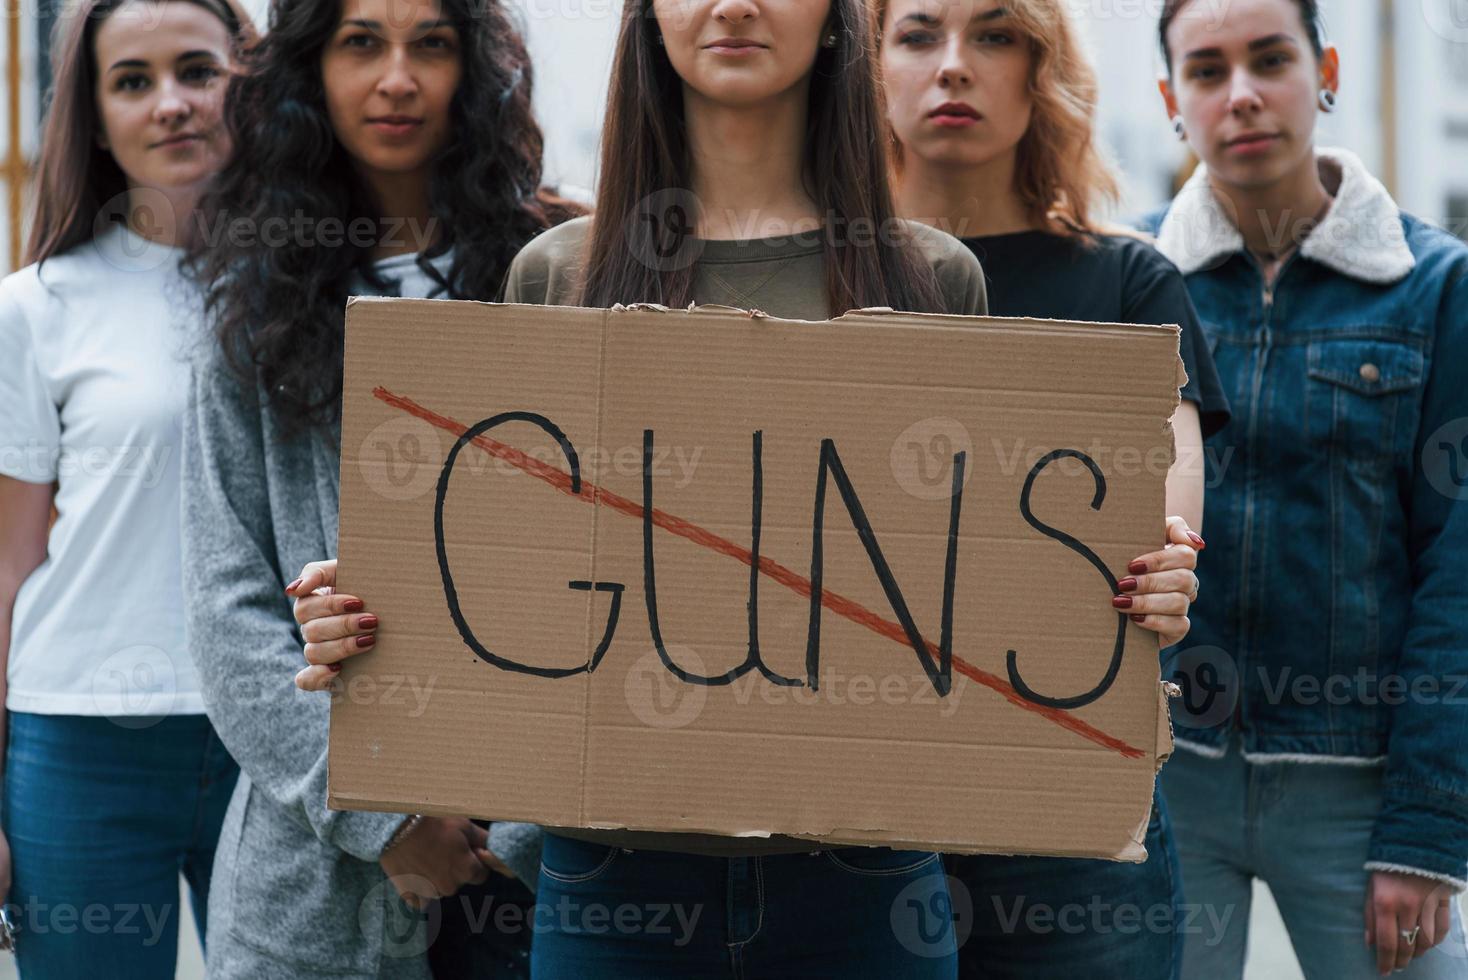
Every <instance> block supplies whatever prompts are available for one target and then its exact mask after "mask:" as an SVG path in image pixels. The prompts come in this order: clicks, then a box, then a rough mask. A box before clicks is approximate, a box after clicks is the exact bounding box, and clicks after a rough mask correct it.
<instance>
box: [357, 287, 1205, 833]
mask: <svg viewBox="0 0 1468 980" xmlns="http://www.w3.org/2000/svg"><path fill="white" fill-rule="evenodd" d="M1177 352H1178V331H1177V329H1176V328H1174V327H1152V326H1132V325H1104V324H1069V323H1059V322H1049V321H1025V320H999V319H984V318H972V317H942V316H930V315H901V314H893V313H891V312H890V311H862V312H858V313H852V314H848V315H847V316H845V317H843V318H841V319H838V320H834V321H830V322H825V323H807V322H799V321H786V320H779V319H775V318H770V317H764V316H763V315H751V314H747V313H743V312H740V311H733V310H726V309H714V308H705V309H700V310H696V311H681V310H680V311H670V310H661V309H656V308H653V309H647V308H633V309H626V308H620V307H619V308H616V309H614V310H610V311H603V310H583V309H570V308H564V307H528V306H513V305H499V304H480V303H467V302H445V301H432V300H404V299H386V300H384V299H353V300H352V301H351V302H350V304H349V307H348V311H347V353H346V379H345V385H346V389H345V391H346V393H345V406H344V415H343V426H342V460H341V531H340V559H341V563H340V569H339V577H338V582H339V588H340V589H341V590H343V591H346V592H350V593H352V594H355V595H360V596H363V597H364V598H365V599H366V600H367V603H368V606H369V608H370V610H371V611H372V612H374V613H376V614H377V615H378V616H379V617H380V618H381V622H382V625H381V627H380V629H379V640H378V643H377V646H376V648H375V649H374V650H373V651H372V652H371V653H369V654H366V655H362V656H359V657H356V658H354V659H353V660H352V661H351V662H350V663H348V664H347V665H346V667H345V669H344V670H343V672H342V676H341V680H342V685H343V690H342V691H341V692H340V693H339V694H338V695H337V696H336V697H335V699H334V703H333V709H332V725H331V748H330V769H331V778H330V785H331V801H330V802H331V805H332V806H334V807H339V808H347V809H380V810H395V811H403V812H425V813H444V814H468V815H473V816H479V817H486V818H490V819H507V820H526V821H532V822H536V823H541V824H546V825H549V826H560V827H604V828H622V827H626V828H633V829H640V830H663V831H676V832H707V833H715V834H723V835H731V836H759V835H768V834H788V835H794V836H801V837H810V838H818V839H822V840H828V841H831V842H841V843H859V844H907V845H914V846H920V847H924V848H927V849H933V850H949V851H959V852H964V851H968V852H993V853H1033V854H1057V855H1073V856H1093V857H1110V858H1116V859H1121V860H1140V859H1142V857H1143V856H1144V855H1143V851H1142V848H1141V843H1140V841H1141V839H1142V836H1143V832H1144V831H1145V828H1146V823H1147V816H1148V812H1149V808H1150V805H1151V798H1152V787H1153V781H1154V777H1155V772H1156V769H1157V767H1158V766H1159V765H1160V763H1161V760H1162V759H1164V758H1165V757H1166V756H1167V754H1168V753H1169V752H1170V751H1171V737H1170V732H1169V729H1168V727H1167V720H1166V717H1165V707H1166V706H1165V698H1163V697H1162V696H1161V694H1160V688H1159V676H1158V673H1159V671H1158V657H1157V641H1156V637H1155V634H1152V633H1149V632H1146V631H1144V630H1142V629H1140V628H1138V627H1136V626H1135V625H1134V624H1131V623H1130V622H1129V621H1128V620H1127V619H1126V618H1125V617H1124V616H1122V615H1120V614H1118V613H1117V612H1115V611H1114V610H1112V609H1111V607H1110V602H1109V600H1110V597H1111V595H1112V594H1113V586H1114V581H1115V579H1117V578H1121V577H1123V576H1125V575H1126V571H1125V568H1126V565H1127V563H1128V562H1129V561H1130V560H1131V559H1132V558H1134V557H1136V556H1137V555H1139V554H1142V553H1144V552H1147V551H1151V550H1155V549H1156V548H1158V547H1160V543H1161V537H1162V524H1163V516H1164V513H1163V503H1164V480H1165V476H1166V470H1167V466H1168V464H1169V463H1170V461H1171V459H1172V451H1173V448H1172V433H1171V428H1170V426H1169V425H1168V419H1169V418H1170V416H1171V415H1172V413H1173V411H1174V410H1175V408H1176V406H1177V400H1178V395H1177V385H1178V378H1179V367H1178V364H1179V362H1178V353H1177ZM756 448H757V450H758V457H759V467H758V474H759V488H758V492H756V485H755V474H756V467H755V465H754V454H755V452H756ZM573 451H574V453H575V459H576V464H577V465H576V467H575V472H574V474H573V467H572V465H571V455H570V453H571V452H573ZM1056 452H1059V453H1061V455H1060V456H1059V457H1058V458H1055V459H1054V460H1052V461H1051V462H1049V463H1044V462H1043V461H1044V460H1045V459H1046V457H1047V456H1049V455H1050V454H1053V453H1056ZM1081 456H1084V457H1086V458H1085V459H1084V460H1083V459H1082V458H1081ZM451 457H452V460H451ZM450 462H451V465H450ZM823 472H824V474H825V480H824V491H823V492H822V491H821V490H820V489H819V488H820V487H821V485H822V480H821V476H822V473H823ZM960 472H961V474H962V481H961V483H960V484H959V486H960V487H961V493H959V494H958V497H957V507H956V508H955V492H954V487H955V475H956V474H958V473H960ZM842 476H844V480H843V479H841V478H840V477H842ZM1103 483H1104V492H1102V489H1101V486H1102V484H1103ZM1027 487H1028V490H1027ZM649 494H650V505H651V506H650V509H649V508H648V507H647V506H645V503H646V502H647V501H648V495H649ZM756 500H757V501H758V509H759V522H758V525H759V538H758V544H757V548H758V555H759V559H758V563H757V568H758V573H757V574H752V572H753V570H754V568H755V567H756V563H755V561H754V559H753V552H754V550H755V548H756V542H755V539H754V523H755V522H754V518H753V514H754V509H755V505H756ZM818 500H819V501H820V502H821V504H822V506H823V519H822V522H821V528H822V530H821V534H820V545H821V547H820V549H819V555H820V561H819V563H817V562H816V561H815V560H814V555H815V553H816V549H815V548H814V539H815V537H816V535H815V513H816V507H817V501H818ZM955 510H956V514H955ZM1026 512H1027V513H1028V518H1027V516H1026ZM955 519H956V522H957V523H956V533H950V531H951V528H953V527H954V526H955V525H954V523H953V522H954V521H955ZM858 525H861V526H862V528H863V532H862V533H858V531H857V530H856V528H857V526H858ZM1067 542H1069V543H1067ZM649 549H650V551H649ZM877 555H880V559H877V558H876V556H877ZM1088 555H1091V556H1094V561H1093V560H1092V558H1091V557H1088ZM649 556H650V560H649ZM879 564H882V565H885V567H886V569H887V575H886V579H885V584H884V581H883V579H882V577H880V576H879V575H878V574H877V571H876V567H877V566H878V565H879ZM1103 569H1104V570H1105V571H1103ZM1108 576H1110V578H1111V581H1110V582H1108V580H1107V577H1108ZM817 578H819V582H820V588H819V590H816V589H815V587H814V586H813V585H812V583H813V581H814V580H816V579H817ZM950 580H951V583H952V584H951V595H952V598H951V602H948V603H946V604H945V590H946V589H947V588H948V583H949V582H950ZM649 584H651V585H652V590H651V591H652V594H653V596H654V600H655V601H654V602H653V603H650V602H649V601H648V596H649V589H648V586H649ZM813 592H814V593H815V594H816V595H818V596H819V598H820V602H819V606H818V608H819V611H820V615H819V619H818V629H813V627H812V622H813V618H814V617H813V615H812V613H813V604H812V601H811V596H812V593H813ZM752 597H753V601H752ZM654 605H655V611H656V622H657V630H656V636H657V639H655V635H654V630H653V628H652V616H651V613H652V611H653V606H654ZM945 607H946V608H945ZM752 610H753V611H752ZM609 624H610V625H609ZM752 626H753V630H752ZM752 632H753V634H754V635H755V636H757V643H758V651H757V654H752V653H751V649H750V638H751V633H752ZM1118 636H1120V638H1121V641H1122V644H1123V649H1122V653H1121V655H1120V656H1119V658H1117V659H1116V661H1115V662H1116V669H1115V671H1114V674H1113V675H1111V676H1110V678H1109V683H1108V681H1107V678H1108V672H1109V669H1110V666H1111V664H1112V662H1113V652H1114V648H1115V646H1116V643H1117V639H1118ZM608 637H610V640H609V642H605V641H607V638H608ZM945 638H946V642H947V644H948V648H949V653H950V656H951V662H949V663H948V664H947V666H946V667H945V665H944V664H945V661H944V654H943V645H944V643H945ZM659 640H660V641H661V642H660V643H659ZM476 646H477V647H478V649H477V650H476V649H475V647H476ZM659 646H661V651H660V650H659ZM1010 651H1014V652H1013V654H1010ZM1010 659H1012V660H1013V665H1014V668H1015V671H1016V672H1017V679H1016V678H1015V677H1014V676H1013V675H1012V674H1011V670H1010V665H1009V662H1008V661H1009V660H1010ZM593 660H595V661H596V667H595V669H594V670H587V669H586V668H587V666H588V665H589V664H590V663H591V662H592V661H593ZM527 671H533V672H527ZM552 674H555V675H559V676H547V675H552ZM675 675H676V676H675ZM733 675H737V676H733ZM680 677H681V678H684V679H680ZM695 678H701V679H702V680H698V681H696V680H695ZM812 679H814V683H812ZM1046 699H1050V700H1051V701H1053V702H1056V703H1039V702H1042V701H1045V700H1046ZM1159 704H1161V709H1160V710H1161V711H1162V714H1161V715H1159Z"/></svg>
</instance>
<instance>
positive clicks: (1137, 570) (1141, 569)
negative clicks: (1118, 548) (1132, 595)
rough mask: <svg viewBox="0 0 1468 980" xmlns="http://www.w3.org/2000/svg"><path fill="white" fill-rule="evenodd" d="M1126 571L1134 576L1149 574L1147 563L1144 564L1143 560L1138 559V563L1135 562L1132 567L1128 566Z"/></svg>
mask: <svg viewBox="0 0 1468 980" xmlns="http://www.w3.org/2000/svg"><path fill="white" fill-rule="evenodd" d="M1126 570H1127V571H1129V572H1131V573H1132V574H1133V575H1146V574H1147V563H1146V562H1144V561H1142V559H1140V558H1138V559H1137V560H1136V561H1134V562H1132V563H1131V564H1130V565H1128V566H1127V567H1126Z"/></svg>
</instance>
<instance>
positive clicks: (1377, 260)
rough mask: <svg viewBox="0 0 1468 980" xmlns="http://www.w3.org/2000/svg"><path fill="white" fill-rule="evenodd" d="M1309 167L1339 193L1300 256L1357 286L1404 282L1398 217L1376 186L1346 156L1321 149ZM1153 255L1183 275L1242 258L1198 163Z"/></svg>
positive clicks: (1406, 265) (1239, 240) (1409, 264)
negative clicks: (1356, 281) (1360, 283)
mask: <svg viewBox="0 0 1468 980" xmlns="http://www.w3.org/2000/svg"><path fill="white" fill-rule="evenodd" d="M1316 161H1317V162H1318V164H1319V166H1320V168H1321V176H1322V178H1324V179H1325V180H1326V184H1327V186H1329V185H1330V184H1333V183H1338V186H1337V187H1336V192H1335V201H1334V203H1332V204H1331V206H1330V211H1328V212H1327V213H1326V216H1325V220H1324V221H1322V222H1321V223H1320V224H1319V225H1317V226H1316V227H1315V230H1314V231H1312V232H1311V233H1310V235H1309V237H1307V238H1306V239H1305V243H1304V244H1303V245H1302V246H1300V254H1301V255H1303V256H1304V257H1305V258H1307V259H1311V260H1313V261H1316V262H1319V263H1320V264H1321V265H1324V266H1327V267H1329V268H1331V269H1334V270H1335V271H1336V272H1339V273H1340V274H1341V275H1344V276H1350V277H1351V278H1352V279H1360V280H1362V281H1364V282H1370V283H1380V284H1383V285H1385V284H1389V283H1394V282H1398V281H1400V280H1401V279H1404V278H1406V276H1407V274H1408V273H1410V272H1411V271H1412V269H1413V268H1414V267H1416V265H1417V260H1416V259H1415V258H1413V256H1412V250H1411V249H1409V248H1408V247H1407V242H1406V239H1405V236H1404V235H1403V231H1402V213H1401V211H1400V210H1399V209H1398V208H1397V204H1396V202H1395V201H1393V200H1392V198H1391V195H1390V194H1388V193H1387V190H1386V188H1385V187H1383V186H1382V184H1381V181H1379V180H1377V179H1376V178H1375V177H1373V176H1372V175H1371V173H1370V172H1369V171H1368V170H1367V169H1366V167H1365V165H1364V164H1362V163H1361V160H1360V158H1359V157H1357V156H1356V155H1355V154H1354V153H1352V152H1351V151H1349V150H1342V149H1335V148H1325V147H1322V148H1320V149H1318V150H1317V151H1316ZM1337 177H1338V178H1339V180H1338V181H1337V179H1336V178H1337ZM1157 249H1158V251H1160V252H1161V253H1162V254H1163V255H1165V256H1167V257H1168V258H1169V259H1171V260H1172V262H1173V264H1174V265H1176V266H1177V267H1178V268H1179V269H1181V270H1182V271H1183V274H1184V275H1190V274H1192V273H1194V272H1197V271H1199V270H1200V269H1205V268H1208V267H1209V266H1211V265H1214V264H1216V263H1217V262H1218V261H1219V260H1221V259H1223V258H1225V257H1227V256H1230V255H1233V254H1234V253H1236V252H1241V251H1243V249H1244V238H1243V236H1242V235H1240V234H1239V229H1238V227H1237V226H1236V225H1235V224H1234V222H1233V221H1232V220H1230V218H1229V217H1228V215H1227V213H1226V211H1225V206H1224V204H1223V203H1222V202H1221V201H1220V200H1219V199H1218V197H1217V196H1216V195H1215V194H1214V193H1213V190H1212V188H1210V187H1209V185H1208V168H1207V167H1206V166H1204V165H1203V164H1201V163H1200V164H1198V169H1197V170H1195V171H1193V176H1192V177H1190V178H1189V179H1188V182H1187V184H1185V185H1184V186H1183V189H1182V190H1181V191H1179V192H1178V195H1177V198H1176V199H1175V200H1174V201H1173V202H1172V208H1171V210H1169V211H1168V213H1167V217H1166V218H1164V219H1163V221H1162V227H1161V228H1160V229H1158V232H1157Z"/></svg>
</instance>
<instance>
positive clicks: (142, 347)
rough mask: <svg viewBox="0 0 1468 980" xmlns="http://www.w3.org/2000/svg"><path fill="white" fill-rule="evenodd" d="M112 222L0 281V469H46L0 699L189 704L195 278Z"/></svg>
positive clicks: (196, 703) (58, 707)
mask: <svg viewBox="0 0 1468 980" xmlns="http://www.w3.org/2000/svg"><path fill="white" fill-rule="evenodd" d="M181 255H182V253H181V252H180V251H179V250H178V249H174V248H169V247H167V246H164V245H158V244H156V243H153V242H150V241H148V240H147V239H145V238H142V237H140V236H138V235H136V234H134V233H133V232H131V231H129V230H128V229H126V228H124V227H123V226H121V225H117V226H114V227H113V228H111V229H110V230H108V231H106V232H104V233H103V234H101V235H99V236H98V237H97V238H96V239H95V240H93V241H90V242H86V243H83V244H81V245H78V246H76V247H75V248H72V249H71V250H70V251H68V252H66V253H65V254H63V255H58V256H55V257H53V258H50V259H48V260H46V262H45V263H43V264H42V265H41V267H40V268H39V269H38V268H37V266H34V265H32V266H28V267H27V268H24V269H21V270H20V271H19V272H15V273H13V274H11V275H9V276H6V277H5V279H4V280H3V281H0V475H4V476H9V477H13V478H15V479H19V480H26V481H29V482H32V483H46V484H49V483H52V482H55V483H56V484H57V485H58V487H57V492H56V510H57V514H58V517H57V519H56V524H55V525H54V526H53V527H52V529H51V533H50V537H49V541H48V548H47V554H46V558H45V560H44V561H43V562H42V563H41V565H40V566H39V567H38V568H36V570H35V571H33V572H32V573H31V574H30V576H29V577H28V578H27V579H26V580H25V582H24V583H23V584H22V585H21V587H20V593H19V595H18V596H17V597H16V602H15V608H14V610H13V613H12V619H11V633H10V658H9V663H8V669H7V676H8V680H9V690H8V693H7V695H6V699H5V704H6V707H7V708H9V709H10V710H12V711H27V712H36V713H39V714H71V715H169V714H198V713H202V712H203V710H204V704H203V701H202V700H201V699H200V696H199V685H198V682H197V680H196V679H195V675H194V666H193V662H192V660H191V658H190V657H189V654H188V651H187V649H185V647H184V617H183V610H182V608H181V606H180V603H181V602H182V588H181V576H180V571H179V561H180V558H179V485H180V476H181V472H180V468H179V453H180V446H181V443H180V439H181V434H182V420H183V411H184V398H185V394H186V387H187V382H188V370H187V356H188V353H189V344H191V343H193V342H195V341H196V340H197V338H198V332H199V330H200V323H201V316H200V308H199V306H200V304H199V298H198V292H197V290H196V289H194V288H192V287H191V286H190V285H188V284H187V283H186V282H185V281H184V279H183V278H182V276H181V275H180V273H179V271H178V260H179V258H180V256H181Z"/></svg>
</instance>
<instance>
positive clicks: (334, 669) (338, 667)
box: [326, 664, 342, 674]
mask: <svg viewBox="0 0 1468 980" xmlns="http://www.w3.org/2000/svg"><path fill="white" fill-rule="evenodd" d="M326 669H327V670H329V671H331V672H332V673H333V674H340V673H341V672H342V665H341V664H327V665H326Z"/></svg>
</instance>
